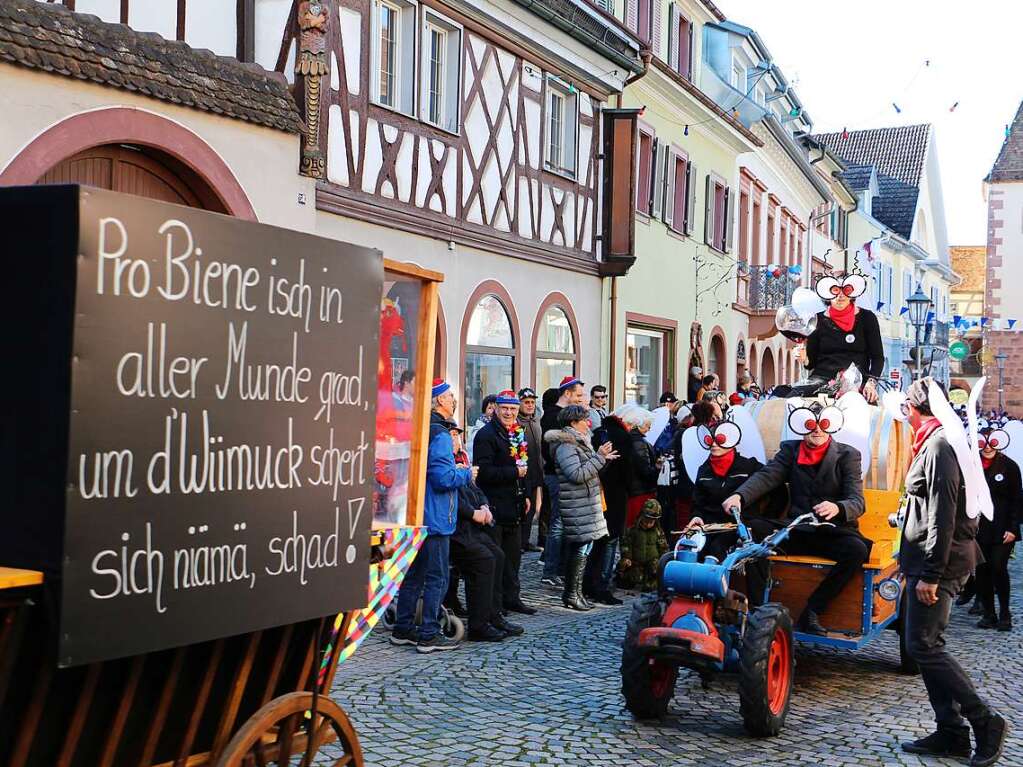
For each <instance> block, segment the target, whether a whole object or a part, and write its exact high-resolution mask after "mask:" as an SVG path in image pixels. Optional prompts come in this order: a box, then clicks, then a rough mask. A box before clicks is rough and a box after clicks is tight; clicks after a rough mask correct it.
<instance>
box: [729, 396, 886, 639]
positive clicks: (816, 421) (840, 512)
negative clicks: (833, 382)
mask: <svg viewBox="0 0 1023 767" xmlns="http://www.w3.org/2000/svg"><path fill="white" fill-rule="evenodd" d="M843 420H844V416H843V414H842V411H841V410H839V409H838V408H837V407H835V406H833V405H830V406H822V405H821V403H819V402H813V403H811V404H810V405H802V404H801V405H799V406H797V407H791V406H790V409H789V416H788V425H789V429H790V430H791V431H792V432H794V433H796V434H800V435H802V437H803V438H802V439H797V440H786V441H785V442H782V443H781V446H780V447H779V448H778V452H777V453H776V454H775V456H774V458H772V459H771V460H770V461H768V463H767V465H766V466H764V468H763V469H761V470H760V471H758V472H757V473H756V474H754V475H753V476H752V477H750V478H749V479H748V480H746V481H745V482H744V483H743V484H742V485H741V486H740V487H739V489H738V490H736V491H735V494H734V495H732V496H730V497H729V498H728V499H727V500H725V502H724V503H722V504H721V506H722V508H723V509H724V510H725V511H726V513H727V512H728V510H729V509H730V508H731V507H733V506H737V507H739V508H740V509H741V508H743V507H746V506H749V505H750V504H751V503H753V502H754V501H757V500H759V499H761V498H764V497H765V496H767V494H768V493H770V492H771V491H773V490H776V489H778V488H780V487H781V486H782V485H784V484H785V483H786V482H788V485H789V496H790V499H791V503H790V504H789V512H788V520H783V521H776V520H770V519H763V518H760V519H755V520H752V522H753V525H752V526H753V533H754V536H755V537H756V538H757V539H758V540H762V539H763V538H765V537H766V536H768V535H770V534H771V533H772V532H774V531H775V530H777V529H780V528H781V527H783V526H785V525H786V524H788V521H790V520H792V519H795V518H796V517H798V516H801V515H803V514H806V513H809V512H811V511H812V512H813V513H814V514H816V515H817V517H818V519H820V521H822V522H830V523H831V525H829V526H821V527H817V526H810V525H800V526H799V527H796V528H794V529H793V530H792V532H791V533H790V535H789V538H788V539H787V540H786V541H785V543H784V544H783V545H782V548H783V549H784V552H785V554H790V555H808V556H815V557H824V558H826V559H832V560H834V561H835V564H834V565H832V567H831V570H830V571H829V572H828V574H827V575H825V576H824V579H823V580H822V581H821V582H820V584H819V585H818V586H817V588H816V589H814V591H813V592H812V593H811V594H810V596H809V597H808V599H807V602H806V609H804V610H803V614H802V616H800V619H799V621H798V624H797V625H798V627H799V629H800V630H802V631H804V632H807V633H811V634H825V633H827V632H826V631H825V629H824V627H823V626H821V624H820V620H819V618H818V616H819V615H820V614H821V613H822V612H823V611H824V610H825V609H826V608H827V606H828V605H829V604H830V603H831V601H832V600H833V599H834V598H835V597H836V596H838V594H839V592H840V591H841V590H842V588H843V587H844V586H845V584H846V583H848V582H849V581H850V580H851V579H852V578H853V577H854V576H855V575H856V574H857V573H858V572H859V571H860V568H862V567H863V563H864V562H866V561H867V559H868V558H869V556H870V547H871V545H872V542H871V541H869V540H867V539H866V538H864V537H863V536H862V535H860V532H859V529H858V526H857V523H856V519H857V518H858V517H860V516H862V515H863V512H864V511H865V504H864V500H863V483H862V481H861V473H860V453H859V451H858V450H856V448H853V447H849V446H848V445H844V444H842V443H841V442H837V441H836V440H833V439H832V438H831V435H832V434H835V433H836V432H838V431H840V430H841V428H842V425H843ZM832 525H833V526H832Z"/></svg>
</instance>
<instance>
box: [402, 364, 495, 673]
mask: <svg viewBox="0 0 1023 767" xmlns="http://www.w3.org/2000/svg"><path fill="white" fill-rule="evenodd" d="M431 396H432V402H431V406H432V412H431V414H430V442H429V447H428V448H427V458H426V500H425V504H424V509H423V523H424V524H425V526H426V529H427V536H426V540H424V541H423V545H422V547H421V548H420V549H419V553H418V554H417V555H416V558H415V559H414V560H413V561H412V565H411V566H410V567H409V571H408V574H407V575H406V576H405V580H404V581H403V582H402V587H401V591H399V592H398V605H397V618H396V621H395V624H394V632H393V633H392V634H391V643H392V644H396V645H415V646H416V650H418V651H419V652H423V653H428V652H434V651H436V650H453V649H455V648H456V647H458V646H459V642H455V641H453V640H451V639H448V638H447V637H446V636H444V634H442V633H441V630H440V621H439V620H438V617H439V615H440V605H441V600H442V599H443V598H444V594H445V593H446V592H447V590H448V558H449V546H450V542H451V540H450V539H451V534H452V533H454V532H455V527H456V521H457V516H458V493H457V490H458V489H459V488H460V487H464V486H465V485H467V484H469V482H470V481H472V480H473V479H474V478H475V475H476V470H474V469H471V468H469V467H467V466H466V467H459V466H456V465H455V457H454V455H455V451H454V444H453V443H452V441H451V433H450V431H449V427H448V422H449V421H450V420H451V418H452V417H454V414H455V405H456V402H455V393H454V392H453V391H452V390H451V385H450V384H448V383H447V381H444V380H442V379H440V378H438V379H436V380H435V381H434V382H433V389H432V391H431ZM420 596H422V598H423V619H422V624H421V625H420V626H419V631H418V634H417V633H416V632H415V630H414V628H413V622H414V620H415V617H416V603H417V602H418V601H419V597H420Z"/></svg>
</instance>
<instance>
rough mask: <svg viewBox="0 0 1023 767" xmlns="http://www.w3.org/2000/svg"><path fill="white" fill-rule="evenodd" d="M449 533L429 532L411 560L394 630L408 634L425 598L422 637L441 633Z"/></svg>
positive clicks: (431, 636)
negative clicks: (418, 607)
mask: <svg viewBox="0 0 1023 767" xmlns="http://www.w3.org/2000/svg"><path fill="white" fill-rule="evenodd" d="M450 542H451V536H450V535H434V534H433V533H430V534H429V535H427V536H426V540H425V541H423V545H422V547H421V548H420V549H419V553H418V554H416V558H415V559H414V560H412V565H411V566H410V567H409V569H408V575H406V576H405V580H404V581H402V584H401V590H400V591H399V592H398V618H397V621H396V623H395V624H394V630H395V632H397V633H399V634H408V633H409V632H411V631H412V628H413V623H414V622H415V619H416V603H417V602H418V601H419V597H420V595H422V597H423V623H422V625H421V626H420V627H419V634H418V637H419V639H421V640H426V639H433V637H435V636H437V634H438V633H439V632H440V621H439V620H438V618H439V616H440V603H441V600H443V599H444V595H445V594H446V593H447V590H448V569H449V568H448V544H449V543H450Z"/></svg>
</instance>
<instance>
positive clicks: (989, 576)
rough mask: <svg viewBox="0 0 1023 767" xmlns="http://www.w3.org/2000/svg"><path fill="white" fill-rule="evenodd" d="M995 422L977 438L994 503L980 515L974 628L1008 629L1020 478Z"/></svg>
mask: <svg viewBox="0 0 1023 767" xmlns="http://www.w3.org/2000/svg"><path fill="white" fill-rule="evenodd" d="M998 426H999V424H995V425H988V426H986V428H983V429H982V430H981V436H980V438H979V440H978V441H979V445H978V447H979V448H980V459H981V463H982V465H983V466H984V478H985V479H986V480H987V485H988V488H989V489H990V490H991V500H992V502H993V504H994V519H992V520H990V521H989V520H988V519H987V518H985V517H981V518H980V526H979V528H978V530H977V543H978V544H979V545H980V552H981V554H982V555H983V561H982V562H980V563H979V564H978V565H977V575H976V590H977V596H978V597H979V598H980V603H981V606H982V607H983V610H984V616H983V617H982V618H981V619H980V622H979V623H977V627H978V628H982V629H990V628H996V627H997V628H998V630H999V631H1011V630H1012V615H1011V614H1010V613H1009V557H1011V556H1012V549H1013V547H1014V546H1015V545H1016V541H1018V540H1019V535H1020V521H1021V517H1023V480H1021V478H1020V469H1019V466H1018V465H1017V464H1016V462H1015V461H1014V460H1012V459H1011V458H1010V457H1009V456H1007V455H1005V453H1003V452H1002V451H1003V450H1005V449H1006V448H1007V447H1008V446H1009V435H1008V434H1007V433H1006V432H1005V431H1003V430H1002V429H1001V428H998ZM996 592H997V593H998V605H999V612H998V617H997V618H996V617H995V593H996Z"/></svg>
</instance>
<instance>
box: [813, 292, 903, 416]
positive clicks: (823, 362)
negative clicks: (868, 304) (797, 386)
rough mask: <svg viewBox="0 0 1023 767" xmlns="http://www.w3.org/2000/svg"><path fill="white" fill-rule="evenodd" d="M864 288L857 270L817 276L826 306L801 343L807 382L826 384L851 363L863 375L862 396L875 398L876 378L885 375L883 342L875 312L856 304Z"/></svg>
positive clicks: (874, 400)
mask: <svg viewBox="0 0 1023 767" xmlns="http://www.w3.org/2000/svg"><path fill="white" fill-rule="evenodd" d="M866 289H867V281H866V280H865V279H864V278H863V276H862V275H859V274H839V275H837V277H831V276H827V277H821V278H820V279H819V280H817V285H816V291H817V295H818V296H819V297H820V298H821V299H822V300H824V301H826V302H828V308H827V309H825V310H824V311H823V312H820V313H819V314H818V315H817V327H816V329H815V330H814V331H813V333H811V334H810V335H809V336H808V337H807V339H806V344H805V345H804V346H803V347H800V348H802V349H803V362H804V364H805V366H806V367H807V368H808V369H809V371H810V378H809V382H808V383H809V384H817V385H818V386H825V385H826V384H828V382H830V381H831V380H832V379H834V378H836V377H837V376H838V375H839V374H840V373H841V372H842V371H843V370H845V369H846V368H848V367H849V366H850V365H852V364H854V363H855V365H856V367H857V368H859V371H860V373H861V374H862V375H863V378H864V384H863V397H864V399H866V400H867V402H870V403H872V404H873V403H876V402H877V379H878V378H880V377H881V376H882V375H884V345H883V344H882V341H881V327H880V325H878V322H877V315H876V314H874V313H873V312H872V311H870V310H869V309H864V308H863V307H860V306H857V305H856V299H857V298H859V297H860V296H861V295H863V293H864V292H865V291H866Z"/></svg>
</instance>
